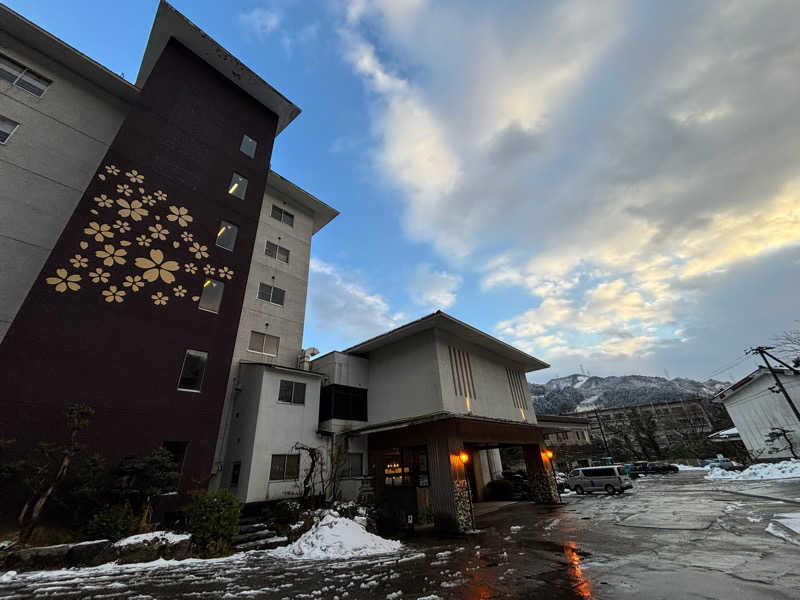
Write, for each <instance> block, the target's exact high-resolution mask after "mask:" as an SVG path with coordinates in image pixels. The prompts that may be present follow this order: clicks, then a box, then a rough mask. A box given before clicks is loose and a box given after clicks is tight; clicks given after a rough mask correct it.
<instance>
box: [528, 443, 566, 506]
mask: <svg viewBox="0 0 800 600" xmlns="http://www.w3.org/2000/svg"><path fill="white" fill-rule="evenodd" d="M543 450H544V446H542V445H541V444H525V445H523V446H522V455H523V456H524V458H525V467H526V469H527V471H528V482H529V483H530V486H531V495H532V497H533V501H534V502H536V503H537V504H558V488H557V487H556V480H555V474H554V473H553V465H552V462H551V461H550V459H549V458H547V457H546V456H544V455H543V454H542V451H543Z"/></svg>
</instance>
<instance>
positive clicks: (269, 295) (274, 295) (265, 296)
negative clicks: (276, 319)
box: [258, 283, 286, 306]
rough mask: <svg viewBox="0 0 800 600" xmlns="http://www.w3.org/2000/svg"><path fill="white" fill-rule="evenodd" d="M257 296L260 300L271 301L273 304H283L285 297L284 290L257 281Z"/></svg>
mask: <svg viewBox="0 0 800 600" xmlns="http://www.w3.org/2000/svg"><path fill="white" fill-rule="evenodd" d="M258 297H259V298H261V299H262V300H266V301H267V302H272V303H273V304H280V305H281V306H283V302H284V300H285V299H286V290H282V289H281V288H279V287H275V286H274V285H267V284H266V283H259V284H258Z"/></svg>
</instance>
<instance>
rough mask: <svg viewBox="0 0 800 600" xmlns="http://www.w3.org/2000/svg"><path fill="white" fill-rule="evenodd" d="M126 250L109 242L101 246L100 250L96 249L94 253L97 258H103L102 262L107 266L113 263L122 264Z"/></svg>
mask: <svg viewBox="0 0 800 600" xmlns="http://www.w3.org/2000/svg"><path fill="white" fill-rule="evenodd" d="M127 254H128V251H127V250H125V249H124V248H114V246H112V245H111V244H106V245H105V246H103V249H102V250H98V251H97V252H95V253H94V255H95V256H96V257H97V258H102V259H103V264H104V265H105V266H107V267H112V266H114V263H117V264H118V265H124V264H125V259H124V258H123V256H125V255H127Z"/></svg>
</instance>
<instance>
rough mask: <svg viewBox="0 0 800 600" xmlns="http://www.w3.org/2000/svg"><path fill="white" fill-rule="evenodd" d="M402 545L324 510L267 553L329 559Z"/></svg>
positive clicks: (288, 557) (390, 550)
mask: <svg viewBox="0 0 800 600" xmlns="http://www.w3.org/2000/svg"><path fill="white" fill-rule="evenodd" d="M402 547H403V545H402V544H401V543H400V542H397V541H395V540H387V539H384V538H382V537H380V536H377V535H374V534H372V533H369V532H368V531H367V530H366V529H365V528H364V526H363V525H362V524H360V523H357V522H356V521H353V520H352V519H346V518H344V517H341V516H339V513H337V512H335V511H327V512H326V513H325V515H324V516H323V517H322V519H320V521H319V522H318V523H316V524H315V525H314V526H313V527H312V528H311V529H309V530H308V531H306V532H305V533H304V534H303V535H302V536H300V538H299V539H298V540H297V541H296V542H294V543H292V544H289V545H288V546H284V547H283V548H276V549H275V550H271V551H270V552H269V553H270V555H272V556H275V557H276V558H286V559H298V558H299V559H306V560H331V559H341V558H352V557H356V556H369V555H372V554H389V553H392V552H397V551H398V550H400V549H401V548H402Z"/></svg>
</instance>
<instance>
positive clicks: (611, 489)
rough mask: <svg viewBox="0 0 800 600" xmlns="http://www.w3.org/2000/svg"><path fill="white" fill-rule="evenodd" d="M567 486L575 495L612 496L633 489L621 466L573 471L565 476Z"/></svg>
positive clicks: (583, 468)
mask: <svg viewBox="0 0 800 600" xmlns="http://www.w3.org/2000/svg"><path fill="white" fill-rule="evenodd" d="M567 485H568V486H569V489H571V490H573V491H574V492H576V493H577V494H583V493H584V492H589V493H591V492H600V491H605V492H606V493H607V494H610V495H613V494H616V493H617V492H619V493H622V492H624V491H625V490H629V489H631V488H632V487H633V483H631V478H630V477H628V475H627V474H626V473H625V470H624V467H623V466H622V465H609V466H607V467H581V468H579V469H573V470H572V471H570V472H569V475H568V476H567Z"/></svg>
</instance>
